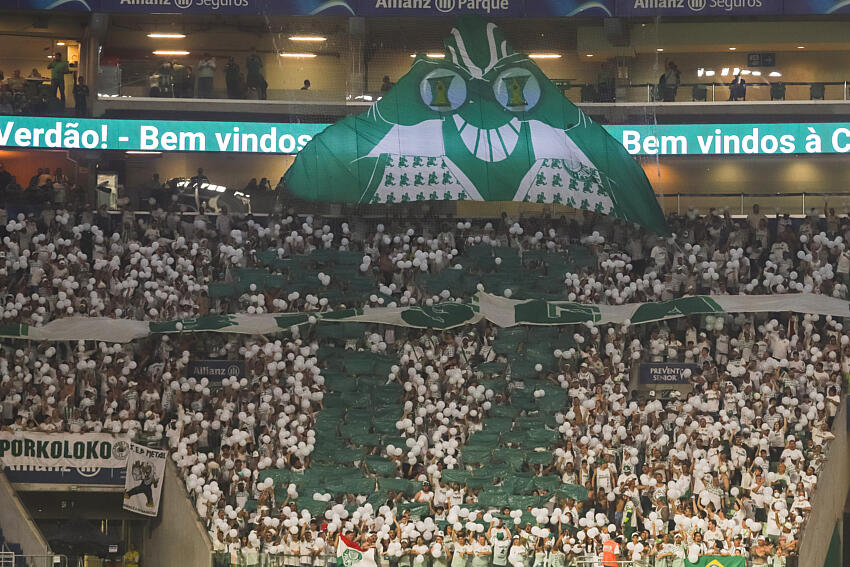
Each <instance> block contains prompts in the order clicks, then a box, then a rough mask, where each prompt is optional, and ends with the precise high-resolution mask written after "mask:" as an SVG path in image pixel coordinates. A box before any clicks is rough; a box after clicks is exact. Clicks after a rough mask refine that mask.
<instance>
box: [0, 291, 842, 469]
mask: <svg viewBox="0 0 850 567" xmlns="http://www.w3.org/2000/svg"><path fill="white" fill-rule="evenodd" d="M787 311H791V312H795V313H811V314H816V315H832V316H833V317H850V304H848V302H847V301H845V300H843V299H838V298H835V297H825V296H823V295H815V294H809V293H800V294H781V295H779V294H778V295H712V296H708V295H696V296H692V297H682V298H679V299H673V300H670V301H658V302H653V303H630V304H626V305H588V304H584V303H573V302H569V301H546V300H542V299H508V298H507V297H502V296H498V295H492V294H489V293H485V292H478V293H476V294H475V296H473V298H472V300H471V301H470V302H468V303H440V304H437V305H433V306H415V307H373V308H364V309H342V310H339V311H327V312H321V313H319V312H314V313H280V314H263V315H247V314H235V315H211V316H207V317H197V318H192V319H180V320H174V321H161V322H146V321H127V320H120V319H107V318H98V317H91V318H90V317H69V318H66V319H59V320H56V321H51V322H50V323H47V324H46V325H44V326H42V327H29V326H27V325H5V326H0V337H4V338H17V339H29V340H39V341H69V340H96V341H100V340H103V341H110V342H129V341H130V340H133V339H136V338H141V337H146V336H149V335H151V334H158V333H199V332H216V333H236V334H247V335H262V334H275V333H280V332H287V331H289V330H291V328H292V327H295V326H298V325H304V324H310V325H313V324H317V323H321V324H332V323H335V322H337V323H378V324H383V325H395V326H398V327H412V328H420V329H424V328H427V329H452V328H455V327H460V326H463V325H470V324H474V323H477V322H478V321H480V320H481V319H482V318H484V319H487V320H488V321H491V322H492V323H494V324H496V325H498V326H500V327H514V326H516V325H582V324H585V323H588V322H592V323H595V324H599V325H605V324H611V323H616V324H626V323H628V324H632V325H640V324H644V323H652V322H655V321H662V320H665V319H675V318H678V317H685V316H687V315H700V314H710V313H770V312H787ZM104 326H108V327H109V328H110V329H112V330H113V334H112V336H109V334H107V333H105V332H104V331H103V328H104ZM122 326H126V327H127V329H126V330H124V331H122V330H121V327H122ZM142 328H143V329H144V332H140V331H139V329H142ZM71 329H73V333H71V331H70V330H71ZM8 435H9V434H7V436H8ZM2 447H3V445H2V437H0V449H2ZM0 457H2V453H1V452H0Z"/></svg>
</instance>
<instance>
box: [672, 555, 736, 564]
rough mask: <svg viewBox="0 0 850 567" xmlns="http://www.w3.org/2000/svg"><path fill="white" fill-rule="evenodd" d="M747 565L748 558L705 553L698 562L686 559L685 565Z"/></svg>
mask: <svg viewBox="0 0 850 567" xmlns="http://www.w3.org/2000/svg"><path fill="white" fill-rule="evenodd" d="M746 565H747V560H746V558H744V557H732V556H727V555H703V556H701V557H700V558H699V561H697V562H696V563H692V562H690V561H688V560H687V559H685V567H746Z"/></svg>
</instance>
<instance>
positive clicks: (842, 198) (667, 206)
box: [655, 191, 850, 216]
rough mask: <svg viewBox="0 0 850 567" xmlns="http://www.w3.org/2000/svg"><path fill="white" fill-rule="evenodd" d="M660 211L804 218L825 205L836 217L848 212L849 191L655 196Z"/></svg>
mask: <svg viewBox="0 0 850 567" xmlns="http://www.w3.org/2000/svg"><path fill="white" fill-rule="evenodd" d="M655 197H656V198H657V199H658V201H659V203H660V204H661V208H662V209H664V210H665V211H667V212H672V211H673V210H675V211H676V214H679V215H681V214H682V213H683V212H687V211H688V209H699V211H700V212H702V213H705V212H707V211H708V209H709V208H713V209H717V210H724V209H728V210H729V212H730V213H731V214H733V215H747V214H749V213H750V211H751V210H752V207H753V205H758V206H759V208H761V210H762V211H764V212H765V213H767V212H770V213H777V214H789V215H794V216H798V215H806V214H808V212H809V209H810V208H812V207H815V208H816V209H817V210H818V212H819V213H822V212H823V208H824V206H825V204H826V205H827V206H829V207H830V208H835V212H836V214H839V215H841V214H847V213H849V212H850V192H844V191H842V192H826V193H808V192H800V193H656V195H655Z"/></svg>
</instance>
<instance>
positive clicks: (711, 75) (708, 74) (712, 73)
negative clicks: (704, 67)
mask: <svg viewBox="0 0 850 567" xmlns="http://www.w3.org/2000/svg"><path fill="white" fill-rule="evenodd" d="M705 76H706V77H713V76H714V71H712V70H711V69H709V70H708V71H706V72H705Z"/></svg>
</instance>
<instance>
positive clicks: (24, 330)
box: [0, 292, 850, 343]
mask: <svg viewBox="0 0 850 567" xmlns="http://www.w3.org/2000/svg"><path fill="white" fill-rule="evenodd" d="M787 311H793V312H797V313H811V314H816V315H832V316H833V317H850V303H848V302H847V300H844V299H839V298H836V297H827V296H824V295H814V294H810V293H809V294H806V293H801V294H783V295H696V296H690V297H680V298H678V299H671V300H670V301H657V302H650V303H628V304H625V305H593V304H587V303H575V302H570V301H549V300H545V299H508V298H507V297H502V296H498V295H493V294H490V293H485V292H478V293H476V294H475V295H474V296H473V297H472V298H471V300H470V301H468V302H466V303H440V304H437V305H433V306H414V307H375V308H366V309H344V310H340V311H325V312H302V313H279V314H262V315H247V314H243V313H238V314H234V315H211V316H207V317H196V318H191V319H181V320H174V321H161V322H149V321H132V320H122V319H108V318H102V317H100V318H96V317H92V318H89V317H69V318H66V319H57V320H55V321H51V322H50V323H47V324H46V325H44V326H42V327H31V326H28V325H5V326H0V337H9V338H20V339H31V340H40V341H68V340H95V341H107V342H117V343H126V342H129V341H132V340H134V339H139V338H142V337H147V336H150V335H153V334H162V333H199V332H215V333H237V334H246V335H261V334H275V333H280V332H288V331H289V330H290V328H291V327H293V326H297V325H303V324H314V323H318V322H321V323H323V324H331V323H378V324H383V325H396V326H400V327H412V328H419V329H425V328H427V329H452V328H455V327H461V326H463V325H471V324H474V323H477V322H478V321H479V320H481V319H482V318H484V319H487V320H488V321H491V322H493V323H495V324H496V325H498V326H499V327H513V326H514V325H577V324H584V323H587V322H588V321H592V322H593V323H595V324H598V325H604V324H608V323H617V324H620V323H624V322H626V321H629V322H631V323H632V324H635V325H639V324H643V323H651V322H653V321H662V320H665V319H675V318H677V317H685V316H687V315H699V314H710V313H756V312H787Z"/></svg>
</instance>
